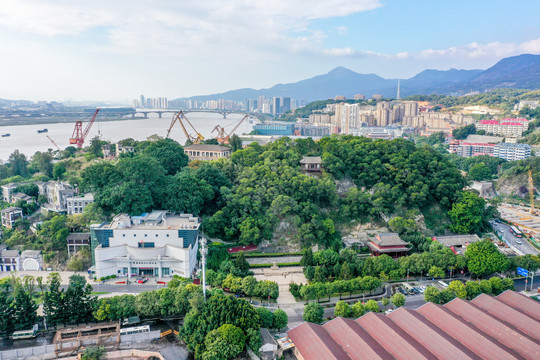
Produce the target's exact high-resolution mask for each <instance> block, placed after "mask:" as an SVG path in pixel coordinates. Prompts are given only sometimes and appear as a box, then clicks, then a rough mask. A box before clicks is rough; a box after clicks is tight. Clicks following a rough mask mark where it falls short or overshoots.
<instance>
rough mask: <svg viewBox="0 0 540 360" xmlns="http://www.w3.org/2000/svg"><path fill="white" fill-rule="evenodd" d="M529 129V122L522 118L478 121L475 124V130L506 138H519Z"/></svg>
mask: <svg viewBox="0 0 540 360" xmlns="http://www.w3.org/2000/svg"><path fill="white" fill-rule="evenodd" d="M528 127H529V121H528V120H527V119H523V118H516V119H510V118H506V119H502V120H480V121H479V122H477V123H476V130H484V131H485V132H486V133H491V134H494V135H501V136H506V137H516V138H517V137H521V136H522V135H523V132H524V131H526V130H527V129H528Z"/></svg>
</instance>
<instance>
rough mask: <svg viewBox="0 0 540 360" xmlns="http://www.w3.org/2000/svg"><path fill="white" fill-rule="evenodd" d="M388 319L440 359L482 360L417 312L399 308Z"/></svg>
mask: <svg viewBox="0 0 540 360" xmlns="http://www.w3.org/2000/svg"><path fill="white" fill-rule="evenodd" d="M388 317H389V318H390V319H391V320H392V321H393V322H395V323H396V324H397V325H398V326H399V327H400V328H401V329H403V330H404V331H405V332H406V333H407V334H409V335H410V336H412V337H413V338H414V339H415V340H416V341H418V342H419V343H420V344H421V345H422V346H424V347H425V348H426V349H428V350H429V351H430V352H432V353H433V354H435V356H437V357H438V358H439V359H451V358H454V359H478V360H480V359H481V358H480V357H479V356H477V355H476V354H475V353H473V352H472V351H470V350H469V349H468V348H466V347H465V346H463V345H462V344H460V343H459V342H458V341H457V340H455V339H454V338H452V336H451V334H449V333H446V332H444V331H442V330H441V329H439V328H437V327H436V326H435V325H433V324H432V323H431V322H429V321H428V320H427V319H426V318H424V317H423V316H422V315H420V314H418V313H417V312H415V311H412V310H408V309H405V308H399V309H397V310H396V311H393V312H392V313H390V315H388Z"/></svg>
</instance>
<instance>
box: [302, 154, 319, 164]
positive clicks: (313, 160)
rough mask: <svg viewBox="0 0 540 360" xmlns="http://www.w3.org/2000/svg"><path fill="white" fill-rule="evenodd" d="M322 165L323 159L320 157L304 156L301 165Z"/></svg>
mask: <svg viewBox="0 0 540 360" xmlns="http://www.w3.org/2000/svg"><path fill="white" fill-rule="evenodd" d="M320 163H322V159H321V157H320V156H304V157H303V158H302V160H300V164H320Z"/></svg>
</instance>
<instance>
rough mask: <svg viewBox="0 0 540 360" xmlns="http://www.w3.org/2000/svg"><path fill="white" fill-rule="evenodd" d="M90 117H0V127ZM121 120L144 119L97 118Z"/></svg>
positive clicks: (68, 120)
mask: <svg viewBox="0 0 540 360" xmlns="http://www.w3.org/2000/svg"><path fill="white" fill-rule="evenodd" d="M90 117H92V114H90V115H89V116H85V117H84V116H69V117H65V116H58V117H53V116H51V117H46V118H43V117H42V118H34V117H31V118H28V117H21V118H10V119H4V118H0V127H2V126H21V125H23V126H24V125H42V124H43V125H44V124H69V123H74V122H77V121H83V122H86V121H88V120H89V119H90ZM122 120H144V117H143V116H142V115H141V116H136V117H134V118H132V117H131V116H129V117H118V116H115V117H106V118H99V119H98V121H99V122H102V121H103V122H106V121H122Z"/></svg>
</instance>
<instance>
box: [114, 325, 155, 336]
mask: <svg viewBox="0 0 540 360" xmlns="http://www.w3.org/2000/svg"><path fill="white" fill-rule="evenodd" d="M147 332H150V325H144V326H135V327H129V328H124V329H120V335H132V334H140V333H147Z"/></svg>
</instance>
